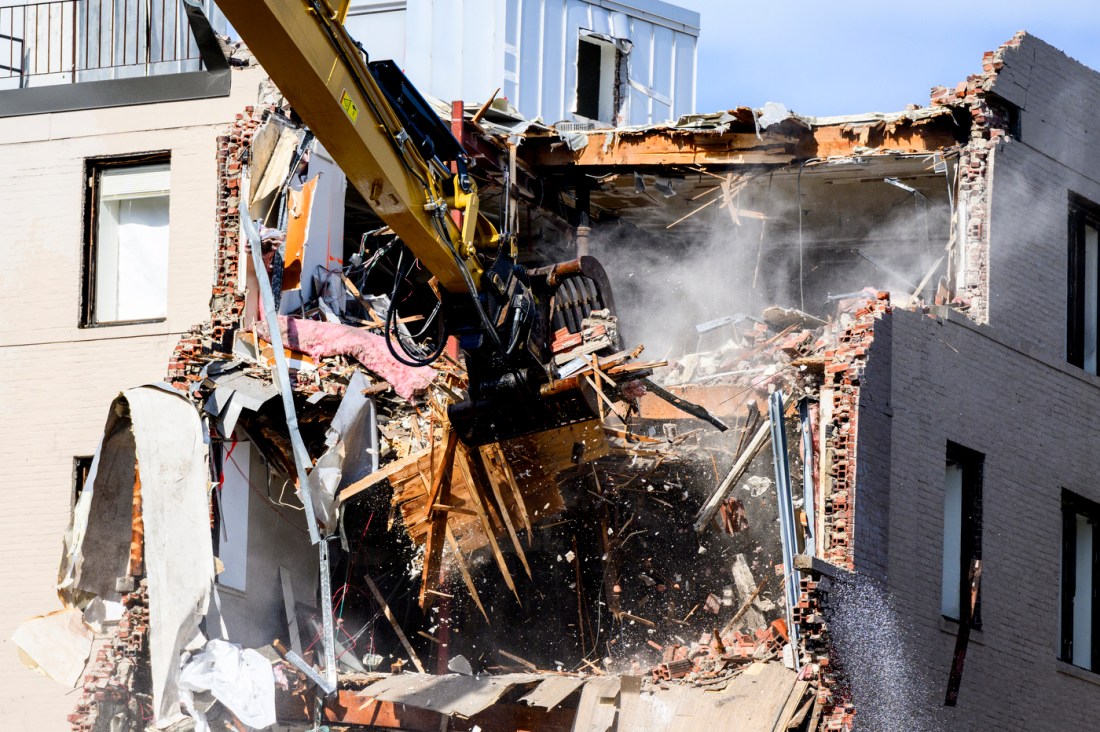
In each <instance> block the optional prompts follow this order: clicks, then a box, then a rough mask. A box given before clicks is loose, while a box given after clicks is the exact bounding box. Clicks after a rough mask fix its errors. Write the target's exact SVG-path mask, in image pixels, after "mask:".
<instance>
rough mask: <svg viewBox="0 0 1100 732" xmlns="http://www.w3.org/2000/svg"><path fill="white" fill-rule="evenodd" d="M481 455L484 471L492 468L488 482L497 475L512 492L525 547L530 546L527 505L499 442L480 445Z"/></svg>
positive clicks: (529, 520) (529, 521)
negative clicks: (525, 543) (524, 531)
mask: <svg viewBox="0 0 1100 732" xmlns="http://www.w3.org/2000/svg"><path fill="white" fill-rule="evenodd" d="M481 455H482V460H483V461H484V463H485V466H486V470H487V471H488V470H489V468H490V466H491V468H492V470H491V471H489V472H490V475H489V480H493V477H494V475H499V476H500V477H501V478H503V479H504V483H505V485H507V486H508V489H509V490H510V491H511V492H512V498H513V500H514V501H515V510H516V515H517V516H518V517H519V520H520V521H522V522H523V526H524V527H525V528H526V529H527V546H531V519H530V517H529V516H528V515H527V504H526V502H525V501H524V500H523V491H521V490H520V487H519V484H518V483H517V482H516V475H515V473H513V472H512V464H511V463H510V462H508V458H507V456H506V455H505V454H504V450H503V449H502V448H501V446H500V443H499V442H494V443H492V444H491V445H482V446H481Z"/></svg>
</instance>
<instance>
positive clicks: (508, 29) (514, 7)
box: [503, 0, 520, 104]
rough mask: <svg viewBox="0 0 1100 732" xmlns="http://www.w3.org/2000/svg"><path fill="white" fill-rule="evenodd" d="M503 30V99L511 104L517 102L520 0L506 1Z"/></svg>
mask: <svg viewBox="0 0 1100 732" xmlns="http://www.w3.org/2000/svg"><path fill="white" fill-rule="evenodd" d="M506 1H507V10H506V11H505V14H504V18H505V21H504V23H505V29H504V77H503V78H504V97H505V98H506V99H508V100H509V101H510V102H512V103H513V104H515V103H516V101H517V100H518V98H519V97H518V94H517V89H518V82H519V11H520V7H519V4H520V0H506Z"/></svg>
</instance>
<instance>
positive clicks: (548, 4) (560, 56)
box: [539, 0, 572, 122]
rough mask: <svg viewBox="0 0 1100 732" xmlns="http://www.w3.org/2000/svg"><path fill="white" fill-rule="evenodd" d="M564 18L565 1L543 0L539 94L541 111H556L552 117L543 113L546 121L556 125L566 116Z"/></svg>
mask: <svg viewBox="0 0 1100 732" xmlns="http://www.w3.org/2000/svg"><path fill="white" fill-rule="evenodd" d="M565 17H566V3H565V0H543V22H542V34H543V38H544V39H545V40H544V41H543V52H542V91H541V92H540V94H539V99H540V100H541V106H542V108H543V109H544V110H549V111H553V112H556V114H554V115H546V114H544V118H545V119H546V121H548V122H557V121H558V120H560V119H564V117H565V114H564V109H565V102H564V101H563V100H564V98H565V94H564V87H563V84H564V76H565V75H564V73H563V72H564V69H565V64H566V63H567V61H566V55H565V29H566V25H565ZM570 97H572V93H570Z"/></svg>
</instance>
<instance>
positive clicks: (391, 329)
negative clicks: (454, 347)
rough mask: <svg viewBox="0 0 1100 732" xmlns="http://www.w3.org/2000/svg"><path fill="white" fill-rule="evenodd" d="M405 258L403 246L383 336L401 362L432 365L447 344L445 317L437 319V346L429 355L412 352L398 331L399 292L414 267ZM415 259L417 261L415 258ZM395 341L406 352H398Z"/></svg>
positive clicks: (433, 314)
mask: <svg viewBox="0 0 1100 732" xmlns="http://www.w3.org/2000/svg"><path fill="white" fill-rule="evenodd" d="M404 259H405V249H404V247H403V248H402V249H401V253H400V254H399V255H398V258H397V271H396V272H395V273H394V278H393V289H392V290H391V291H390V306H389V308H387V309H386V325H385V330H384V332H383V336H384V338H385V340H386V347H387V348H388V349H389V351H390V355H391V356H393V357H394V358H395V359H397V361H398V362H399V363H402V364H404V365H406V366H412V367H414V368H419V367H422V366H428V365H430V364H431V363H432V362H433V361H435V360H436V359H437V358H439V357H440V355H442V354H443V349H444V348H446V346H447V337H446V330H445V326H444V322H443V319H442V318H439V319H438V321H437V322H438V324H439V325H438V334H437V336H436V344H435V347H434V348H433V349H432V351H431V352H430V353H429V354H428V355H426V356H425V355H419V354H415V353H411V352H410V351H409V346H408V345H407V344H406V343H405V341H404V340H402V338H401V334H400V333H399V332H398V331H397V293H398V290H399V289H400V287H401V283H402V282H403V281H404V280H405V278H406V277H407V276H408V273H409V270H410V269H411V268H412V263H410V264H408V265H407V266H406V265H405V264H404ZM413 261H415V259H414V260H413ZM437 312H438V308H437V309H436V310H433V311H432V315H431V316H430V319H429V322H430V320H431V319H434V318H435V315H436V314H437ZM427 326H428V324H425V326H424V328H422V329H421V332H423V331H424V330H425V329H426V328H427ZM394 341H397V345H399V346H400V347H401V350H402V351H403V352H404V354H403V355H402V354H401V353H398V352H397V348H395V347H394Z"/></svg>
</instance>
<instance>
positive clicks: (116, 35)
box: [0, 0, 201, 89]
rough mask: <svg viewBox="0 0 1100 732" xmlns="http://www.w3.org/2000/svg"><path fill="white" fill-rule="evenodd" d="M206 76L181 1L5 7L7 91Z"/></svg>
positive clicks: (2, 48) (2, 53)
mask: <svg viewBox="0 0 1100 732" xmlns="http://www.w3.org/2000/svg"><path fill="white" fill-rule="evenodd" d="M0 2H2V0H0ZM200 68H201V63H200V61H199V49H198V47H197V46H196V44H195V40H194V38H193V36H192V34H191V32H190V29H189V26H188V23H187V17H186V15H185V13H184V8H183V2H182V0H50V1H48V2H38V3H25V4H19V5H3V6H0V89H10V88H17V87H29V86H45V85H49V84H64V83H75V82H80V81H94V80H102V79H115V78H127V77H135V76H153V75H158V74H169V73H178V72H182V71H196V70H198V69H200Z"/></svg>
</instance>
